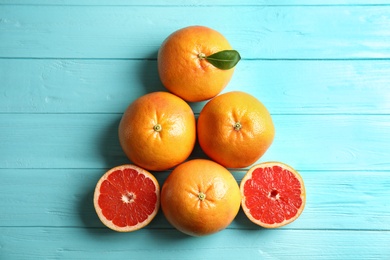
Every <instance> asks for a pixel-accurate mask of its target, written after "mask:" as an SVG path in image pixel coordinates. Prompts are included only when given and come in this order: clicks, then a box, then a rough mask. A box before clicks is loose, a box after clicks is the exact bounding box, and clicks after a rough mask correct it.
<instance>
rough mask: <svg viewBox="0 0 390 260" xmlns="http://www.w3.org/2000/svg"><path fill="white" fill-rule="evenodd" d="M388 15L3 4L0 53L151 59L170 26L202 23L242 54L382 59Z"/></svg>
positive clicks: (389, 44) (389, 52)
mask: <svg viewBox="0 0 390 260" xmlns="http://www.w3.org/2000/svg"><path fill="white" fill-rule="evenodd" d="M162 8H163V10H162ZM193 13H196V14H197V15H189V14H193ZM237 14H240V16H239V17H237ZM389 16H390V6H388V5H385V6H376V5H369V6H345V5H341V6H306V7H305V6H285V7H283V6H195V5H194V6H172V7H163V6H63V5H60V6H46V5H43V6H34V5H27V6H23V5H16V6H15V5H12V6H9V5H3V6H2V8H1V9H0V17H1V22H0V35H1V38H2V41H0V57H2V58H9V57H30V58H117V59H127V58H136V59H145V58H152V57H155V53H156V51H157V50H158V48H159V46H160V45H161V43H162V41H163V40H164V39H165V38H166V37H167V36H168V35H169V34H170V33H172V32H173V31H175V30H177V29H179V28H181V27H184V26H188V25H193V24H204V25H207V26H209V27H212V28H215V29H216V30H218V31H220V32H221V33H223V34H224V35H225V36H226V38H227V39H229V41H230V42H231V44H232V46H233V47H234V48H235V49H237V50H238V51H240V53H241V55H242V57H243V58H244V59H350V58H352V59H366V58H378V59H383V58H389V57H390V40H389V36H390V35H389V30H388V21H389V19H390V18H389ZM232 17H237V19H232Z"/></svg>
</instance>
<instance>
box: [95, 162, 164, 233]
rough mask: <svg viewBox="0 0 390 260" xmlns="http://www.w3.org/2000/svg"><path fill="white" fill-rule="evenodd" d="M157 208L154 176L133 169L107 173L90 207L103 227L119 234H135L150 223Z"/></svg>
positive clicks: (157, 197)
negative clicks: (132, 232) (93, 209)
mask: <svg viewBox="0 0 390 260" xmlns="http://www.w3.org/2000/svg"><path fill="white" fill-rule="evenodd" d="M159 205H160V188H159V184H158V182H157V180H156V179H155V178H154V176H153V175H152V174H151V173H149V172H147V171H145V170H143V169H141V168H139V167H137V166H135V165H122V166H118V167H115V168H112V169H111V170H109V171H107V172H106V173H105V174H104V175H103V176H102V177H101V178H100V180H99V181H98V183H97V185H96V188H95V193H94V206H95V210H96V213H97V215H98V216H99V218H100V220H101V221H102V222H103V224H105V225H106V226H107V227H109V228H111V229H113V230H115V231H120V232H129V231H135V230H138V229H140V228H142V227H144V226H146V225H147V224H149V223H150V221H152V219H153V218H154V217H155V215H156V214H157V212H158V209H159Z"/></svg>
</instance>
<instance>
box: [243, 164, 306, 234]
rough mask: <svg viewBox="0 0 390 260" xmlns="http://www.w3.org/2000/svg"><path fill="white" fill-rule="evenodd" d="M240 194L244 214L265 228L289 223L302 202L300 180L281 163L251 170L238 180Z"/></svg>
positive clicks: (258, 166)
mask: <svg viewBox="0 0 390 260" xmlns="http://www.w3.org/2000/svg"><path fill="white" fill-rule="evenodd" d="M240 191H241V195H242V201H241V206H242V209H243V211H244V213H245V215H246V216H247V217H248V218H249V219H250V220H251V221H252V222H253V223H255V224H257V225H259V226H262V227H265V228H277V227H281V226H284V225H287V224H289V223H291V222H293V221H294V220H296V219H297V218H298V217H299V216H300V215H301V213H302V211H303V209H304V207H305V203H306V192H305V186H304V183H303V179H302V177H301V176H300V175H299V173H298V172H297V171H296V170H294V169H293V168H292V167H290V166H288V165H286V164H284V163H281V162H264V163H260V164H257V165H255V166H253V167H251V168H250V169H249V171H248V172H247V173H246V175H245V176H244V178H243V179H242V181H241V184H240Z"/></svg>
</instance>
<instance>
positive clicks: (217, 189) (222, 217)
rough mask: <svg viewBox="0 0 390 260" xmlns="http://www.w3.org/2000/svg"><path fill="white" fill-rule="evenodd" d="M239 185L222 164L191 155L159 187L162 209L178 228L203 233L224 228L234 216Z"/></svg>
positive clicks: (199, 234)
mask: <svg viewBox="0 0 390 260" xmlns="http://www.w3.org/2000/svg"><path fill="white" fill-rule="evenodd" d="M240 203H241V195H240V189H239V186H238V183H237V181H236V180H235V178H234V177H233V175H232V174H231V173H230V172H229V171H228V170H227V169H226V168H224V167H223V166H221V165H219V164H217V163H215V162H213V161H210V160H205V159H194V160H191V161H187V162H184V163H182V164H180V165H179V166H177V167H176V168H175V169H174V170H173V171H172V173H171V174H170V175H169V176H168V178H167V179H166V181H165V182H164V184H163V186H162V189H161V209H162V211H163V213H164V215H165V217H166V218H167V220H168V221H169V222H170V223H171V224H172V225H173V226H174V227H175V228H176V229H178V230H179V231H181V232H183V233H185V234H188V235H191V236H204V235H209V234H213V233H216V232H218V231H220V230H222V229H224V228H226V227H227V226H228V225H229V224H230V223H231V222H232V221H233V219H234V218H235V217H236V215H237V213H238V211H239V209H240Z"/></svg>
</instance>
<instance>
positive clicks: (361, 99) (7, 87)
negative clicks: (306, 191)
mask: <svg viewBox="0 0 390 260" xmlns="http://www.w3.org/2000/svg"><path fill="white" fill-rule="evenodd" d="M0 67H1V68H2V70H1V71H0V86H1V88H0V112H1V113H123V111H124V110H125V109H126V107H127V106H128V105H129V104H130V103H131V102H132V101H134V99H135V98H137V97H139V96H141V95H143V94H146V93H149V92H152V91H161V90H162V91H166V90H165V88H164V87H163V86H162V84H161V82H160V79H159V77H158V73H157V63H156V61H155V60H41V59H32V60H31V59H27V60H26V59H6V60H1V59H0ZM389 75H390V61H388V60H382V61H378V60H371V61H356V60H345V61H278V60H277V61H269V60H268V61H264V60H261V61H259V60H242V61H240V63H239V64H238V65H237V67H236V71H235V73H234V76H233V78H232V80H231V82H230V83H229V85H228V86H227V88H226V89H225V90H224V92H227V91H233V90H241V91H246V92H248V93H251V94H252V95H254V96H256V97H257V98H258V99H259V100H261V101H262V102H263V103H264V104H265V105H266V106H267V108H268V109H269V111H270V112H271V113H272V114H320V113H321V114H324V113H332V114H346V113H348V114H351V113H352V114H354V113H360V114H390V102H389V100H388V97H387V96H386V95H383V93H385V92H387V89H388V79H389ZM204 103H205V102H201V103H192V104H191V106H192V108H193V109H194V112H195V113H199V112H200V110H201V108H202V107H203V105H204Z"/></svg>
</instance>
